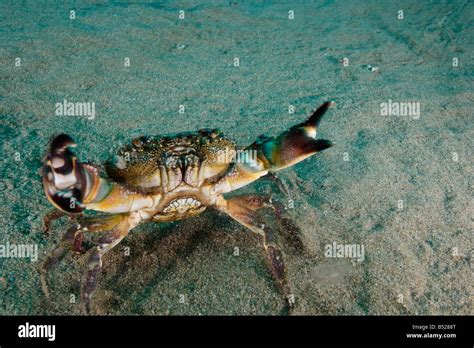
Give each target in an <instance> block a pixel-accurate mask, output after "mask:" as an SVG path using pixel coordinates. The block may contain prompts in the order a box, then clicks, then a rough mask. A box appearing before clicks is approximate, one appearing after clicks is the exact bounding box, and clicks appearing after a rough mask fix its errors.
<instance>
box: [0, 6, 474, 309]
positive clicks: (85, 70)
mask: <svg viewBox="0 0 474 348" xmlns="http://www.w3.org/2000/svg"><path fill="white" fill-rule="evenodd" d="M71 9H74V10H75V11H76V19H75V20H71V19H70V18H69V11H70V10H71ZM181 9H182V10H184V11H185V19H184V20H179V18H178V14H179V10H181ZM290 10H293V11H294V15H295V17H294V19H293V20H290V19H289V18H288V15H289V12H288V11H290ZM399 10H403V15H404V18H403V19H398V18H397V16H398V11H399ZM0 14H1V17H2V20H1V30H2V40H1V43H0V50H1V54H0V71H1V79H2V82H1V84H0V87H1V98H0V119H1V124H2V127H1V133H0V137H1V139H2V141H1V146H2V154H3V156H2V157H1V159H0V161H1V167H0V174H1V182H0V188H1V190H0V191H1V192H0V195H1V202H2V204H1V206H0V216H1V221H2V223H1V224H0V236H1V240H0V242H1V243H2V244H5V243H7V242H8V243H16V244H35V245H37V246H38V249H39V260H38V261H37V262H31V261H30V260H28V259H24V258H0V288H1V291H0V314H2V315H19V314H47V315H51V314H81V311H80V301H79V289H80V281H81V278H82V277H83V274H84V272H85V270H86V265H85V262H86V259H87V256H86V255H82V256H75V255H70V256H68V257H66V258H65V260H64V262H63V263H61V265H60V266H58V267H57V268H56V269H55V270H54V271H52V272H51V276H50V287H51V289H50V291H51V295H52V299H51V301H47V300H46V299H45V297H44V295H43V294H42V291H41V287H40V282H39V277H38V273H37V270H38V268H39V265H40V264H41V260H43V259H44V257H45V255H46V254H47V253H48V252H50V251H51V250H52V248H53V247H54V245H55V244H56V243H57V241H58V240H59V239H60V238H61V235H62V234H63V233H64V232H65V229H66V228H67V224H68V221H67V219H63V220H60V221H58V222H56V223H55V224H54V225H53V229H52V231H51V235H50V236H49V237H47V236H45V235H43V234H42V232H41V219H42V216H44V214H46V213H47V212H48V211H49V210H50V209H51V206H50V204H49V203H48V201H47V200H46V198H45V196H44V194H43V191H42V185H41V178H40V176H39V174H38V170H39V168H40V167H41V162H42V158H43V156H44V154H45V151H46V146H47V144H48V141H49V140H50V139H51V137H52V136H53V135H54V134H58V133H61V132H65V133H68V134H70V135H71V136H73V137H74V139H75V140H76V142H77V143H78V147H77V150H76V153H77V155H78V157H79V158H80V159H81V160H83V161H91V162H93V163H97V164H100V163H103V162H104V161H105V160H106V159H107V158H109V156H110V155H111V154H112V153H113V152H114V151H115V150H117V149H118V148H119V147H120V145H122V144H123V143H124V142H126V141H127V140H128V139H131V138H133V137H135V136H138V135H142V134H173V133H177V132H183V131H192V130H197V129H199V128H204V127H210V128H215V127H218V128H220V129H221V130H222V131H223V132H224V133H225V134H226V135H228V136H229V137H231V138H232V139H234V140H235V141H236V142H237V143H238V144H240V145H247V144H250V143H251V142H253V141H254V139H255V138H256V137H257V136H258V135H259V134H261V133H265V134H269V135H276V134H279V133H280V132H282V131H284V130H285V129H287V128H288V127H290V126H292V125H293V124H296V123H298V122H301V121H302V120H304V119H305V118H306V117H307V116H308V114H309V113H310V112H311V111H312V110H313V109H314V108H316V107H317V106H318V105H320V104H321V103H322V102H324V101H326V100H333V101H335V102H336V106H335V107H333V108H332V109H331V110H330V111H329V112H328V114H327V115H326V117H325V118H324V120H323V122H322V123H321V127H320V130H319V137H320V138H324V139H330V140H332V141H333V142H334V143H335V144H336V146H334V147H333V148H331V149H328V150H326V151H324V152H322V153H321V154H318V155H316V156H314V157H311V158H310V159H307V160H305V161H304V162H302V163H300V164H298V165H296V166H294V167H292V168H289V169H285V170H283V171H281V172H280V173H279V176H280V178H281V179H282V180H283V181H284V182H285V183H286V185H287V186H288V187H289V189H290V196H289V197H285V196H283V195H282V194H281V193H278V190H277V188H276V186H275V185H274V184H272V183H271V182H269V181H265V180H262V181H259V182H256V183H254V184H252V185H250V186H248V187H245V188H244V189H242V190H240V191H236V192H234V193H233V194H240V193H268V192H275V193H274V195H275V197H276V198H277V199H280V200H281V201H284V202H286V203H288V199H292V200H293V203H294V208H293V209H289V212H290V214H291V215H292V217H293V219H294V221H295V222H296V223H297V225H298V226H299V227H300V228H301V230H302V233H303V239H304V243H305V246H306V249H307V252H306V253H302V252H298V251H297V250H294V248H292V247H291V245H289V244H288V243H285V240H284V239H283V238H280V239H282V240H281V241H280V244H281V245H282V247H283V250H284V252H285V260H286V263H287V266H288V278H289V281H290V284H291V286H292V287H293V289H294V293H295V296H296V301H297V302H296V308H295V310H294V314H301V315H380V314H393V315H406V314H419V315H421V314H430V315H432V314H454V315H459V314H473V307H472V297H471V296H472V295H470V294H471V293H472V268H471V262H472V249H473V240H472V229H473V225H472V212H473V203H472V193H473V192H472V189H473V186H472V182H473V181H472V178H473V170H472V161H471V159H472V148H473V143H472V139H473V138H474V137H473V127H472V110H473V107H472V106H473V101H474V100H473V99H474V96H473V93H472V82H473V73H472V71H473V62H472V52H473V46H474V45H473V40H474V39H473V38H474V33H473V27H472V25H471V26H469V21H470V20H471V19H472V17H473V15H474V5H473V3H472V2H468V1H454V2H449V3H445V2H441V1H431V2H428V1H419V2H417V3H413V2H412V1H399V2H393V1H391V2H388V1H383V2H378V1H374V2H365V1H364V2H363V3H362V2H353V3H350V2H348V1H335V2H332V1H329V2H323V1H314V2H313V1H307V2H306V1H305V2H300V1H295V2H293V3H290V4H284V3H280V2H262V1H260V2H256V3H254V4H252V3H250V2H247V1H243V2H242V1H236V2H225V1H222V2H219V1H216V2H211V3H210V4H205V3H204V2H203V3H200V2H186V3H181V4H176V3H174V4H173V3H163V4H161V5H156V4H153V3H151V2H146V1H145V2H136V3H135V4H130V5H127V4H125V3H119V2H117V3H115V4H114V5H107V4H105V3H103V2H100V1H95V2H93V3H90V4H87V3H81V2H79V3H76V2H75V3H74V4H72V3H71V4H66V5H59V4H56V5H53V4H49V5H44V4H41V5H40V4H39V3H38V4H36V3H35V2H26V3H22V5H20V4H16V3H14V2H12V3H7V2H2V4H1V5H0ZM236 57H237V58H239V63H240V65H239V66H238V67H237V66H235V65H234V62H235V60H234V59H235V58H236ZM16 58H20V59H21V66H15V59H16ZM125 58H129V59H130V66H129V67H125V66H124V62H125ZM344 58H347V59H348V63H349V64H348V66H344V63H345V62H347V61H346V60H344ZM454 58H457V59H458V66H455V67H454V66H453V59H454ZM369 65H370V66H371V67H372V68H371V67H369ZM64 99H67V100H70V101H79V102H87V101H90V102H95V104H96V116H95V118H94V119H91V120H88V119H86V118H85V117H80V116H78V117H77V116H76V117H72V116H56V115H55V104H56V103H58V102H62V101H63V100H64ZM389 100H391V101H392V102H398V103H400V102H415V103H419V105H420V114H419V115H418V116H396V115H381V107H380V104H381V103H388V102H389ZM179 105H184V107H185V112H184V113H179ZM289 105H293V106H294V108H295V111H294V113H292V114H290V113H289V112H288V107H289ZM400 200H401V201H402V203H400V202H399V201H400ZM268 220H269V223H272V220H273V218H272V216H271V215H268ZM334 242H336V243H339V244H351V245H352V244H357V245H363V246H364V250H365V257H364V260H363V261H357V260H356V259H355V258H348V257H345V258H338V257H335V258H330V257H326V256H325V246H326V245H327V244H332V243H334ZM236 247H238V248H239V255H238V256H235V255H234V253H235V248H236ZM128 248H129V249H128ZM127 251H130V253H129V254H130V255H128V253H127ZM282 309H283V305H282V301H281V297H280V294H279V293H278V290H277V289H276V287H275V286H274V284H273V282H272V278H271V276H270V273H269V272H268V268H267V265H266V262H265V255H264V253H263V250H262V247H261V241H260V239H259V237H258V236H256V235H254V234H252V233H251V232H249V231H247V230H246V229H245V228H244V227H242V226H240V225H239V224H238V223H236V222H234V221H233V220H231V219H230V218H228V217H226V216H224V215H221V214H219V213H217V212H214V211H208V212H206V213H205V214H202V215H201V216H199V217H197V218H194V219H192V220H186V221H182V222H176V223H168V224H164V225H158V224H154V223H149V224H146V225H141V226H139V227H138V228H136V229H135V230H134V231H133V232H132V233H131V234H130V235H129V236H128V238H127V239H125V240H124V241H123V242H122V243H121V244H120V245H119V246H117V247H116V248H115V249H113V250H112V251H111V252H110V253H108V254H107V255H106V257H105V259H104V270H103V273H102V275H101V278H100V280H99V285H98V289H97V291H96V294H95V299H94V304H93V312H94V313H96V314H114V315H122V314H151V315H168V314H175V315H212V314H224V315H238V314H252V315H255V314H265V315H279V314H282Z"/></svg>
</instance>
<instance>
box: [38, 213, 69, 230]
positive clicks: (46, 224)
mask: <svg viewBox="0 0 474 348" xmlns="http://www.w3.org/2000/svg"><path fill="white" fill-rule="evenodd" d="M65 215H67V214H66V213H65V212H63V211H62V210H57V209H53V210H51V211H50V212H49V213H47V214H46V215H45V216H44V218H43V226H42V229H43V233H45V234H49V229H50V227H51V222H52V221H54V220H57V219H59V218H61V217H63V216H65Z"/></svg>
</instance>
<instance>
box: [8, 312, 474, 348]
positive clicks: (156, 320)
mask: <svg viewBox="0 0 474 348" xmlns="http://www.w3.org/2000/svg"><path fill="white" fill-rule="evenodd" d="M472 318H473V317H470V316H416V317H414V316H377V317H376V316H370V317H354V316H337V317H335V316H332V317H329V316H320V317H319V316H318V317H314V316H313V317H262V316H259V317H184V316H183V317H177V316H170V317H149V316H144V317H138V316H137V317H130V316H124V317H118V316H90V317H86V316H83V317H72V316H69V317H68V316H64V317H46V316H33V317H27V316H11V317H6V316H4V317H0V345H1V347H2V348H4V347H9V346H10V345H22V346H24V345H29V344H34V345H35V346H37V345H38V344H41V345H44V344H47V345H57V344H100V345H108V344H114V345H117V344H133V345H139V344H152V343H160V344H192V345H197V344H207V345H208V344H219V345H222V344H229V343H234V344H235V343H236V344H259V345H262V344H276V343H278V344H287V345H296V344H312V345H314V344H378V345H380V344H395V345H398V344H415V345H417V346H418V345H429V346H433V345H448V346H450V347H453V346H469V347H472V342H474V340H473V335H472V331H473V328H474V325H473V319H472ZM27 322H28V323H29V324H30V325H31V324H34V325H45V324H46V325H51V324H54V325H55V340H54V341H52V342H50V341H48V339H47V338H20V337H18V333H19V326H20V325H25V324H26V323H27ZM414 325H415V326H414ZM450 325H455V326H454V327H453V326H450ZM423 328H424V329H423ZM407 334H421V335H425V334H429V335H432V334H450V335H451V334H455V335H456V337H455V338H454V337H450V338H446V337H442V338H441V339H439V338H433V337H431V338H430V337H424V338H407Z"/></svg>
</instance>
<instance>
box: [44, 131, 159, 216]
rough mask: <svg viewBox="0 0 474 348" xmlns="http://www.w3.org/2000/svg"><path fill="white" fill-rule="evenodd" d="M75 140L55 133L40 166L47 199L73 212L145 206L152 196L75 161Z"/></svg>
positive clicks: (149, 205)
mask: <svg viewBox="0 0 474 348" xmlns="http://www.w3.org/2000/svg"><path fill="white" fill-rule="evenodd" d="M75 146H76V144H75V143H74V141H73V140H72V138H71V137H69V136H68V135H65V134H61V135H59V136H57V137H56V138H55V139H54V140H53V141H52V143H51V147H50V151H49V153H48V155H47V157H46V160H45V164H44V166H43V187H44V191H45V193H46V197H47V198H48V200H49V201H50V202H51V203H52V204H53V205H54V206H55V207H56V208H58V209H59V210H61V211H64V212H66V213H69V214H77V213H80V212H82V211H83V210H85V209H91V210H97V211H103V212H109V213H127V212H131V211H136V210H138V209H142V208H149V207H151V206H153V204H154V203H155V201H154V200H155V199H157V198H156V197H154V196H149V195H144V194H141V193H138V192H134V191H131V190H127V189H126V188H125V187H123V186H121V185H119V184H117V183H114V182H112V181H110V180H108V179H107V178H103V177H101V176H100V175H99V171H98V170H97V168H95V167H94V166H92V165H90V164H85V163H81V162H79V161H77V158H76V156H75V155H74V153H73V152H72V151H71V148H72V147H75Z"/></svg>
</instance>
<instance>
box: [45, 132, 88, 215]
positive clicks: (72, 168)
mask: <svg viewBox="0 0 474 348" xmlns="http://www.w3.org/2000/svg"><path fill="white" fill-rule="evenodd" d="M75 146H76V144H75V143H74V140H72V138H71V137H70V136H68V135H66V134H61V135H58V136H57V137H56V138H54V139H53V141H52V142H51V147H50V150H49V153H48V154H47V156H46V160H45V164H44V166H43V186H44V192H45V193H46V197H47V198H48V200H49V201H50V202H51V204H53V205H54V206H55V207H56V208H58V209H60V210H62V211H65V212H67V213H80V212H81V211H83V210H84V206H83V205H82V204H81V202H82V200H83V198H84V194H85V192H86V188H87V173H86V170H85V169H84V167H83V165H82V164H81V163H79V162H78V161H77V159H76V157H75V156H74V154H73V152H72V151H71V150H70V148H71V147H75Z"/></svg>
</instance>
